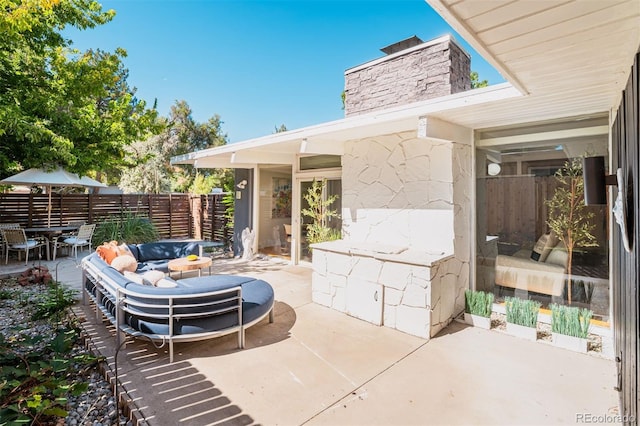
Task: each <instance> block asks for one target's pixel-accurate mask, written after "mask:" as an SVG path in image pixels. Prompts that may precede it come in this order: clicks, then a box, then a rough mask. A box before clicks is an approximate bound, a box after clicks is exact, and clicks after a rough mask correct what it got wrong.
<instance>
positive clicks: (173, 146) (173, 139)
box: [119, 100, 233, 193]
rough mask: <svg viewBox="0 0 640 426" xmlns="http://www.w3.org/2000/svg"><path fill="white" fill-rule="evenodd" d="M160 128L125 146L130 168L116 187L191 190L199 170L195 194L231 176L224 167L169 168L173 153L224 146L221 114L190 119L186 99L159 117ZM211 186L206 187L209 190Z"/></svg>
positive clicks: (127, 190)
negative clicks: (151, 134)
mask: <svg viewBox="0 0 640 426" xmlns="http://www.w3.org/2000/svg"><path fill="white" fill-rule="evenodd" d="M158 125H159V126H161V127H162V131H161V132H160V133H159V134H158V135H156V136H152V137H150V138H148V139H147V140H144V141H139V142H135V143H133V144H132V145H131V146H130V147H129V148H128V149H127V157H128V158H129V160H130V163H129V167H128V168H127V169H125V170H123V172H122V176H121V179H120V183H119V186H120V188H121V189H122V190H123V191H125V192H150V193H160V192H168V191H176V192H188V191H189V192H190V191H191V190H193V189H195V188H196V187H195V186H193V185H194V180H195V178H196V175H197V174H198V173H200V175H201V177H202V179H203V181H202V182H199V183H198V184H197V188H198V189H197V191H196V192H197V193H202V192H201V191H204V187H203V186H202V185H203V183H204V182H205V181H207V182H209V183H208V184H207V185H208V186H210V185H216V186H219V185H220V183H221V181H224V180H225V179H229V178H231V179H232V178H233V177H232V175H231V172H230V171H227V170H224V169H214V170H208V169H201V170H199V171H197V170H196V169H195V168H194V167H192V166H180V167H172V166H171V164H170V159H171V157H172V156H175V155H180V154H185V153H188V152H191V151H198V150H202V149H206V148H211V147H216V146H221V145H225V144H226V143H227V135H226V134H225V133H223V132H222V121H221V119H220V116H218V115H214V116H213V117H211V118H209V120H207V122H205V123H199V122H197V121H196V120H195V119H194V118H193V112H192V110H191V107H189V105H188V104H187V102H186V101H184V100H182V101H177V102H176V103H175V104H174V105H173V106H172V107H171V111H170V112H169V117H167V118H163V117H161V118H159V119H158ZM210 189H211V188H209V191H207V192H206V193H208V192H211V191H210Z"/></svg>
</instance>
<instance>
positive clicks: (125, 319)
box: [82, 242, 274, 362]
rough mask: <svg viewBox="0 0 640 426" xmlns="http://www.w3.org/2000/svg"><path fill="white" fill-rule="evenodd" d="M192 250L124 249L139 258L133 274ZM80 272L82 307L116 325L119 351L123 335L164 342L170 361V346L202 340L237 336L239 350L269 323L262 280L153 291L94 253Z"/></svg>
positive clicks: (182, 283)
mask: <svg viewBox="0 0 640 426" xmlns="http://www.w3.org/2000/svg"><path fill="white" fill-rule="evenodd" d="M154 245H155V246H154ZM192 245H193V243H178V242H169V243H167V242H163V243H147V244H137V245H129V249H130V252H131V254H132V255H133V256H134V257H135V256H136V255H137V256H138V257H136V260H137V261H138V265H137V270H136V271H138V272H144V271H147V270H149V269H155V270H162V269H163V268H164V267H165V266H166V263H167V262H168V261H169V260H171V258H177V257H183V256H186V255H188V254H192V253H191V251H192V252H197V249H198V247H197V244H195V248H193V247H192ZM140 253H146V254H147V255H148V256H151V257H154V256H155V257H158V256H175V257H169V258H165V259H157V258H156V259H149V258H144V257H141V256H140ZM151 253H155V254H156V255H153V256H152V255H150V254H151ZM160 265H162V266H160ZM158 266H159V267H158ZM82 271H83V272H82V274H83V278H82V282H83V287H84V288H83V302H84V303H85V304H89V303H93V304H94V305H95V308H96V316H97V318H98V319H99V320H101V319H102V317H103V316H104V317H106V318H107V319H108V320H109V321H111V322H112V323H113V324H114V325H116V326H117V328H118V330H119V332H118V333H117V337H116V344H117V345H118V346H119V345H120V344H121V342H123V341H124V338H125V335H129V336H133V337H144V338H148V339H150V340H152V341H155V342H161V343H162V344H164V343H166V344H168V347H169V362H173V359H174V350H173V344H174V342H190V341H197V340H204V339H210V338H213V337H218V336H222V335H226V334H230V333H236V332H237V333H238V347H240V348H244V333H245V329H246V328H248V327H250V326H252V325H254V324H256V323H258V322H259V321H261V320H262V319H263V318H265V317H266V316H267V315H268V316H269V322H273V306H274V292H273V288H272V287H271V285H270V284H269V283H267V282H265V281H263V280H259V279H255V278H251V277H245V276H236V275H210V276H203V277H196V278H186V279H180V280H172V279H171V278H164V279H163V280H162V281H163V282H164V285H165V286H163V287H156V286H155V285H153V284H150V283H148V282H145V281H144V280H142V281H141V280H137V279H132V275H131V274H127V275H125V273H124V272H121V271H118V270H116V269H115V268H114V267H112V266H111V265H110V264H108V263H107V262H106V261H105V260H104V259H103V258H101V257H100V256H99V255H98V254H97V253H92V254H91V255H89V256H87V257H85V258H84V259H83V261H82ZM140 282H144V283H143V284H140ZM167 284H168V285H167Z"/></svg>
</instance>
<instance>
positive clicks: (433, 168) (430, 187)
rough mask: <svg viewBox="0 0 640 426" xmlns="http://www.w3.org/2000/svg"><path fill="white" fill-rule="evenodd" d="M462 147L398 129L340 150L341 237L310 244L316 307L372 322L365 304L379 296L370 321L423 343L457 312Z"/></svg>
mask: <svg viewBox="0 0 640 426" xmlns="http://www.w3.org/2000/svg"><path fill="white" fill-rule="evenodd" d="M468 142H469V141H463V143H452V142H446V141H434V140H428V139H420V138H418V137H417V136H416V132H406V133H402V134H393V135H386V136H380V137H377V138H372V139H367V140H362V141H357V142H350V143H347V144H346V146H345V154H344V156H343V159H342V161H343V168H342V170H343V179H342V185H343V198H342V206H343V210H342V219H343V241H341V242H339V243H327V244H324V245H322V246H321V247H318V248H314V253H313V264H314V275H313V300H314V301H315V302H317V303H320V304H322V305H325V306H330V307H332V308H334V309H336V310H339V311H342V312H346V313H349V314H350V315H353V316H356V317H360V318H363V319H366V320H368V321H371V322H374V323H376V320H375V319H376V318H375V316H376V315H377V314H376V313H375V311H372V312H370V310H371V309H373V308H372V305H374V302H373V301H372V300H368V299H371V298H375V297H378V296H380V295H381V296H383V299H381V300H383V306H382V313H381V317H380V319H379V321H377V322H378V323H380V324H383V325H385V326H388V327H392V328H396V329H398V330H401V331H404V332H407V333H410V334H413V335H416V336H420V337H424V338H429V337H430V336H433V335H434V334H436V333H437V332H439V331H440V330H441V329H442V328H443V327H445V326H446V325H447V324H448V323H449V322H450V321H451V320H452V319H453V318H454V317H455V316H456V315H457V314H458V313H459V312H461V311H462V310H463V309H464V290H465V289H466V288H468V285H469V265H470V256H471V241H470V238H471V219H470V215H471V146H470V144H469V143H468ZM378 293H379V294H378ZM359 299H360V300H359ZM372 316H373V318H372Z"/></svg>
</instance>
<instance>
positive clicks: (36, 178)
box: [0, 167, 82, 187]
mask: <svg viewBox="0 0 640 426" xmlns="http://www.w3.org/2000/svg"><path fill="white" fill-rule="evenodd" d="M0 183H3V184H7V185H42V186H48V187H51V186H82V184H81V183H80V179H78V175H75V174H73V173H69V172H68V171H66V170H64V169H62V168H60V167H59V168H58V169H56V170H52V171H46V170H43V169H29V170H25V171H24V172H20V173H18V174H15V175H13V176H9V177H8V178H6V179H2V180H0Z"/></svg>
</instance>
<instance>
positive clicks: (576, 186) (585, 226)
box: [546, 157, 598, 304]
mask: <svg viewBox="0 0 640 426" xmlns="http://www.w3.org/2000/svg"><path fill="white" fill-rule="evenodd" d="M555 178H556V180H557V182H558V184H559V186H558V187H557V188H556V191H555V192H554V194H553V197H552V198H551V199H550V200H547V203H546V204H547V206H548V207H549V219H548V220H547V224H548V225H549V228H550V229H551V230H552V231H553V232H554V233H555V234H556V235H557V236H558V238H559V239H560V241H562V242H563V243H564V245H565V247H566V248H567V254H568V260H567V275H568V277H567V296H568V299H567V300H568V302H569V304H571V275H572V274H571V272H572V271H571V267H572V263H573V250H574V249H575V248H576V247H595V246H597V245H598V242H597V241H596V238H595V237H594V236H593V234H592V232H593V230H594V229H595V224H594V223H593V221H592V220H591V219H593V216H594V214H593V212H590V211H588V210H587V206H586V205H585V204H584V179H583V177H582V160H581V159H580V158H579V157H578V158H573V159H572V160H570V161H567V162H566V163H565V164H564V167H562V168H561V169H559V170H558V171H557V172H556V174H555Z"/></svg>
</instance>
